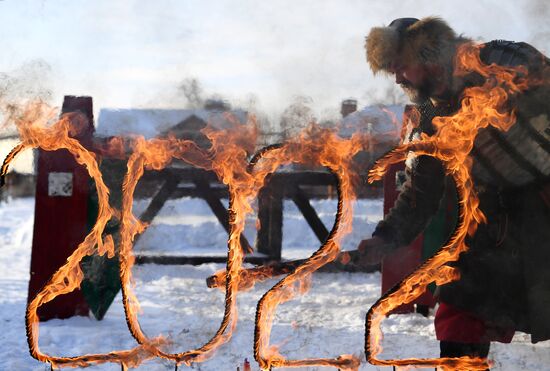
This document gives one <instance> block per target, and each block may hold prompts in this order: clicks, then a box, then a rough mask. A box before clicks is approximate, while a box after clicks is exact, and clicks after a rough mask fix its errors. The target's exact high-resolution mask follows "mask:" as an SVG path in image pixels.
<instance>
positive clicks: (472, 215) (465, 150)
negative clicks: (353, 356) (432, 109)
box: [365, 44, 532, 370]
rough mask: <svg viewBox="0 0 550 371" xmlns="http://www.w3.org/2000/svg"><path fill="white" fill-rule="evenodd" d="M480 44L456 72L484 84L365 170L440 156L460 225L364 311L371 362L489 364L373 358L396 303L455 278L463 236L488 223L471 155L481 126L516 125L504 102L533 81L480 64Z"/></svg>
mask: <svg viewBox="0 0 550 371" xmlns="http://www.w3.org/2000/svg"><path fill="white" fill-rule="evenodd" d="M480 48H481V47H480V46H478V45H473V44H465V45H463V46H462V47H461V48H460V49H459V50H458V54H457V66H458V68H457V70H456V72H457V73H458V74H459V75H465V74H467V73H470V72H476V73H478V74H480V75H481V76H483V77H484V78H485V79H486V82H485V83H484V84H483V85H482V86H479V87H472V88H468V89H466V90H465V91H464V97H463V99H462V104H461V107H460V109H459V111H458V112H457V113H456V114H455V115H453V116H450V117H436V118H434V120H433V124H434V126H435V128H436V133H435V134H434V135H433V136H431V137H428V136H427V135H425V134H422V136H421V139H420V141H418V142H412V143H408V144H405V145H402V146H400V147H398V148H397V149H395V150H394V151H392V152H391V153H389V154H388V155H387V156H385V157H384V158H382V159H381V160H379V161H378V162H377V163H376V164H375V166H374V168H373V169H372V170H371V171H370V173H369V182H371V183H372V182H374V181H376V180H380V179H381V178H382V176H383V175H384V173H385V172H386V170H387V169H388V167H389V166H390V165H391V164H393V163H397V162H401V161H403V160H404V159H405V158H406V156H407V154H408V152H409V151H413V152H415V153H416V154H417V155H428V156H433V157H435V158H438V159H439V160H441V162H442V163H443V165H444V166H445V169H446V172H447V174H449V175H451V176H452V177H453V179H454V181H455V183H456V185H457V189H458V194H459V207H460V218H459V223H458V226H457V228H456V231H455V232H454V234H453V236H452V237H451V239H450V240H449V242H448V244H447V245H445V246H444V247H442V248H441V249H440V250H439V251H438V252H437V253H436V254H435V255H434V256H433V257H431V258H430V259H428V260H427V261H426V262H425V263H424V264H423V265H422V266H421V267H420V268H418V269H417V270H416V271H415V272H413V273H412V274H411V275H409V276H408V277H407V278H405V279H404V280H403V281H402V282H401V283H400V284H399V285H398V286H396V288H394V289H392V290H390V292H388V293H387V294H385V295H384V296H383V297H382V298H380V299H379V300H378V301H377V302H376V303H375V304H374V305H373V306H372V308H371V309H370V310H369V312H368V313H367V323H366V334H365V353H366V355H367V360H368V361H369V362H370V363H372V364H375V365H386V366H388V365H394V366H422V367H440V368H441V369H444V370H446V369H447V370H450V369H453V370H455V369H461V370H485V369H487V368H488V367H489V362H488V361H487V360H486V359H483V358H470V357H461V358H434V359H418V358H409V359H401V360H396V359H392V360H380V359H377V358H376V356H377V355H378V354H380V352H381V351H382V347H381V345H380V342H381V341H382V332H381V330H380V323H381V321H382V320H383V319H384V318H385V317H386V316H387V314H388V313H390V312H391V311H392V310H393V309H395V308H397V307H398V306H399V305H401V304H404V303H409V302H411V301H412V300H414V299H415V298H417V297H418V296H419V295H421V294H422V293H423V292H424V291H425V289H426V287H427V285H428V284H430V283H431V282H435V283H436V284H438V285H442V284H445V283H448V282H451V281H454V280H458V279H459V278H460V274H459V272H458V271H457V270H455V269H453V268H451V267H449V266H447V265H446V263H449V262H453V261H456V260H458V259H459V255H460V253H462V252H464V251H466V250H467V249H468V247H467V245H466V242H465V239H466V237H467V236H468V235H470V236H471V235H473V234H474V233H475V231H476V229H477V226H478V225H479V223H485V222H486V218H485V216H484V215H483V213H482V212H481V210H480V209H479V207H478V206H479V199H478V197H477V195H476V193H475V190H474V187H473V182H472V178H471V174H470V169H471V165H472V159H471V158H470V156H469V153H470V151H471V150H472V148H473V145H474V140H475V138H476V135H477V133H478V131H479V130H480V129H482V128H486V127H488V126H489V125H491V126H494V127H496V128H498V129H500V130H504V131H506V130H508V129H509V128H510V127H511V126H512V125H513V124H514V123H515V120H516V116H515V113H514V110H513V109H512V110H509V109H507V106H506V104H507V102H508V99H509V95H510V94H515V93H519V92H521V91H523V90H525V89H526V88H527V87H528V86H529V85H530V83H532V81H529V79H528V78H527V77H526V72H527V71H526V70H525V69H524V68H521V67H502V66H497V65H495V64H492V65H489V66H487V65H484V64H483V63H482V62H481V60H480V58H479V50H480Z"/></svg>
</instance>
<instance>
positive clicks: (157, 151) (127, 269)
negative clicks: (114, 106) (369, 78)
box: [120, 117, 259, 365]
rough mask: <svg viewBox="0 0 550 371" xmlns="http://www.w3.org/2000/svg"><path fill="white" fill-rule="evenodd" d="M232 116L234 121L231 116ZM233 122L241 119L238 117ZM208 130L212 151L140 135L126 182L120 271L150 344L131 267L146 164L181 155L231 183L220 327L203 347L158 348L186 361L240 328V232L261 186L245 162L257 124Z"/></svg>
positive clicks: (130, 319)
mask: <svg viewBox="0 0 550 371" xmlns="http://www.w3.org/2000/svg"><path fill="white" fill-rule="evenodd" d="M228 119H230V120H233V119H232V118H231V117H228ZM234 125H239V124H238V123H236V122H235V123H234ZM206 133H207V136H208V137H209V138H210V139H211V141H212V147H211V149H210V150H209V151H208V152H205V151H202V150H201V149H199V148H198V147H197V146H196V144H195V143H194V142H192V141H187V140H185V141H180V140H177V139H175V138H169V139H152V140H150V141H145V140H144V139H143V138H138V139H137V140H136V141H135V143H134V145H133V147H134V150H133V153H132V155H131V156H130V159H129V161H128V167H127V168H128V171H127V174H126V177H125V180H124V184H123V191H124V192H123V207H122V232H121V235H122V240H121V253H120V255H121V269H120V274H121V280H122V283H123V302H124V308H125V313H126V318H127V323H128V326H129V329H130V332H131V333H132V335H133V336H134V337H135V338H136V340H137V341H138V342H139V343H140V344H148V343H149V342H150V340H149V339H148V338H147V337H146V336H145V335H144V333H143V332H142V330H141V328H140V326H139V322H138V319H137V313H138V311H139V304H138V300H137V298H136V296H135V295H134V294H133V292H132V290H131V281H132V280H131V268H132V266H133V263H134V257H133V255H132V250H131V249H132V241H133V239H134V237H135V236H136V235H137V234H138V233H141V232H143V231H144V229H145V228H146V225H144V224H143V223H141V222H140V221H139V220H138V219H137V218H136V217H135V216H134V215H133V214H132V201H133V193H134V190H135V187H136V185H137V182H138V180H139V179H140V177H141V176H142V175H143V171H144V168H149V169H154V170H161V169H163V168H164V167H165V166H167V165H168V163H169V162H170V161H171V160H172V158H177V159H180V160H183V161H185V162H187V163H190V164H192V165H194V166H197V167H201V168H203V169H206V170H213V171H214V172H216V174H217V175H218V177H219V178H220V180H221V181H222V182H223V183H225V184H227V185H228V186H229V193H230V202H229V209H230V210H229V212H230V218H229V224H230V227H231V231H230V235H229V240H228V259H227V270H226V271H227V273H226V285H225V291H226V296H225V310H224V315H223V319H222V322H221V324H220V327H219V329H218V331H217V332H216V334H215V335H214V336H213V337H212V338H211V339H210V340H209V341H208V342H207V343H206V344H204V345H203V346H201V347H200V348H197V349H193V350H189V351H186V352H181V353H177V354H169V353H165V352H163V351H160V350H159V351H158V355H159V356H161V357H163V358H167V359H172V360H175V361H176V362H177V363H184V364H186V365H190V364H191V363H192V362H203V361H205V360H207V359H209V358H210V357H211V356H212V355H213V353H214V351H215V350H216V349H217V348H218V347H219V346H220V345H222V344H224V343H225V342H227V341H228V340H229V339H230V338H231V335H232V332H233V330H234V329H235V326H236V324H237V306H236V296H237V292H238V277H239V276H238V272H239V271H240V267H241V265H242V261H243V248H242V246H241V244H240V236H241V234H242V232H243V230H244V225H245V220H246V215H247V213H249V212H251V211H252V207H251V202H252V200H253V199H254V198H255V196H256V194H257V190H258V189H259V184H256V183H255V179H253V178H252V177H250V176H249V174H248V173H247V165H248V163H247V161H246V158H247V152H251V151H252V150H253V148H254V145H255V142H256V125H255V123H254V122H251V123H249V124H248V125H246V126H240V127H236V128H235V130H224V131H214V130H212V129H207V130H206Z"/></svg>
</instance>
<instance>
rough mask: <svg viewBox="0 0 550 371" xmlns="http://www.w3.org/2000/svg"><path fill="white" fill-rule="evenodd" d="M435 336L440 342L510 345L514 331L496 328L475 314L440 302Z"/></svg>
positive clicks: (436, 315) (435, 322)
mask: <svg viewBox="0 0 550 371" xmlns="http://www.w3.org/2000/svg"><path fill="white" fill-rule="evenodd" d="M434 324H435V334H436V336H437V340H439V341H452V342H457V343H486V342H490V341H498V342H501V343H509V342H511V341H512V337H513V336H514V330H513V329H506V330H503V329H500V328H494V327H491V326H490V325H488V324H487V323H485V322H484V321H483V320H481V319H480V318H477V317H476V316H474V315H473V314H471V313H469V312H466V311H463V310H461V309H458V308H456V307H454V306H452V305H450V304H447V303H443V302H440V303H439V308H438V309H437V313H436V314H435V320H434Z"/></svg>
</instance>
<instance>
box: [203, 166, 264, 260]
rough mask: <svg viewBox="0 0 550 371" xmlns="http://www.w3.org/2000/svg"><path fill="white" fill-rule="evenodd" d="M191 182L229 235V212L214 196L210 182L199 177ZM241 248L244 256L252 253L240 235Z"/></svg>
mask: <svg viewBox="0 0 550 371" xmlns="http://www.w3.org/2000/svg"><path fill="white" fill-rule="evenodd" d="M193 182H194V183H195V185H196V190H197V194H198V195H199V197H200V198H202V199H204V200H205V201H206V203H207V204H208V206H209V207H210V209H211V210H212V212H213V213H214V215H216V218H218V221H219V222H220V224H221V225H222V226H223V227H224V229H225V230H226V232H227V233H228V234H229V233H231V227H230V226H229V212H228V211H227V209H226V208H225V206H224V205H223V204H222V202H221V201H220V198H219V197H216V196H215V195H214V192H213V189H212V188H211V187H210V182H209V181H208V180H206V179H204V178H201V177H197V178H195V179H193ZM241 246H242V248H243V251H244V253H245V254H247V253H250V252H252V251H253V250H252V247H251V246H250V243H249V242H248V240H247V239H246V237H245V236H244V235H243V234H241Z"/></svg>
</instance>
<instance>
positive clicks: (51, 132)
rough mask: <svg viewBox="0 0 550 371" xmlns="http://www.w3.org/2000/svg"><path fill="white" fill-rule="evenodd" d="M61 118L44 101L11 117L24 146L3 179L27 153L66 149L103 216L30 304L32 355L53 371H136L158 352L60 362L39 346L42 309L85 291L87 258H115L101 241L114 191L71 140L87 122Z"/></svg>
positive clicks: (4, 168)
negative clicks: (113, 367)
mask: <svg viewBox="0 0 550 371" xmlns="http://www.w3.org/2000/svg"><path fill="white" fill-rule="evenodd" d="M56 115H57V113H56V111H55V110H54V109H51V108H49V107H47V106H46V105H44V104H42V103H41V102H36V103H32V104H29V105H28V106H27V107H26V109H25V110H23V112H22V113H21V114H20V115H18V116H13V117H12V118H14V120H15V123H16V125H17V129H18V131H19V135H20V139H21V143H20V144H19V145H18V146H17V147H16V148H15V149H14V150H13V151H12V152H11V153H10V155H8V157H7V158H6V160H5V161H4V164H3V166H2V175H4V174H5V172H6V171H7V169H8V166H9V162H10V161H11V160H13V159H14V158H15V156H16V155H17V154H18V153H20V152H21V151H23V150H25V149H29V148H42V149H43V150H46V151H56V150H58V149H66V150H68V151H69V152H70V153H72V154H73V155H74V157H75V160H76V161H77V162H78V163H79V164H81V165H84V166H85V167H86V169H87V170H88V173H89V174H90V176H91V177H92V178H93V179H94V181H95V183H96V188H97V193H98V198H99V213H98V219H97V222H96V224H95V225H94V227H93V228H92V231H91V232H90V233H89V234H88V235H87V236H86V237H85V239H84V241H83V242H82V243H80V244H79V245H78V247H77V248H76V249H75V251H74V252H73V254H71V256H69V258H68V259H67V263H65V265H63V266H62V267H60V268H59V269H58V270H57V272H55V273H54V274H53V275H52V277H51V278H50V280H49V281H48V283H47V284H46V285H45V286H44V288H43V289H42V290H41V291H40V292H39V293H38V294H37V295H36V296H35V297H34V298H33V300H32V301H31V302H30V303H29V304H28V305H27V310H26V316H25V320H26V329H27V338H28V343H29V350H30V353H31V355H32V356H33V357H34V358H36V359H38V360H40V361H42V362H48V363H50V364H51V365H52V367H53V366H56V367H63V366H70V367H71V366H72V367H74V366H86V365H89V364H91V363H103V362H108V361H111V362H112V361H115V362H120V363H122V364H123V365H129V366H135V365H138V364H139V363H140V362H142V361H143V360H145V359H148V358H152V357H154V354H155V350H154V348H152V347H150V346H139V347H136V348H134V349H131V350H124V351H116V352H111V353H109V354H90V355H83V356H75V357H57V356H50V355H47V354H45V353H42V352H41V351H40V348H39V345H38V338H39V318H38V315H37V310H38V308H39V307H40V306H41V305H43V304H45V303H48V302H49V301H51V300H53V299H54V298H55V297H57V296H59V295H64V294H67V293H70V292H72V291H73V290H75V289H76V288H78V287H79V286H80V283H81V281H82V279H83V273H82V270H81V268H80V261H81V259H82V258H83V257H85V256H87V255H92V254H95V253H97V254H99V255H104V254H107V256H109V257H113V256H114V254H115V251H114V245H113V239H112V236H111V235H108V236H106V237H105V238H103V237H102V233H103V230H104V228H105V225H106V223H107V222H108V221H109V220H110V219H111V218H112V217H113V216H114V215H115V211H114V210H113V209H112V208H111V207H110V206H109V203H108V197H109V190H108V189H107V187H106V186H105V184H104V182H103V179H102V176H101V173H100V171H99V167H98V164H97V161H96V159H95V155H94V154H93V153H91V152H90V151H88V150H87V149H86V148H84V147H83V146H82V145H81V144H80V142H79V141H78V140H76V139H74V138H72V137H71V136H76V135H78V133H79V131H80V129H81V128H82V127H84V126H85V123H86V118H85V117H84V116H82V115H80V114H65V115H63V116H62V117H61V118H60V119H59V120H56V119H55V116H56Z"/></svg>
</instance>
